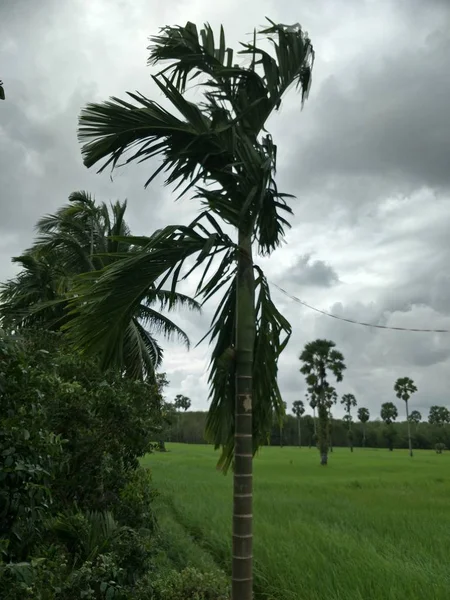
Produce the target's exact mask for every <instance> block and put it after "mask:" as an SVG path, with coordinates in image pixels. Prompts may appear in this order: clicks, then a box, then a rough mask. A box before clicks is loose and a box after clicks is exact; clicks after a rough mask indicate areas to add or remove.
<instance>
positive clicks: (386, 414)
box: [380, 402, 398, 452]
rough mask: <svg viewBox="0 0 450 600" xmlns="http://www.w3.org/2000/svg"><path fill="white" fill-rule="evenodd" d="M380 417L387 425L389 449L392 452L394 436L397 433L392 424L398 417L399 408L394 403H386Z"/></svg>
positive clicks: (382, 407)
mask: <svg viewBox="0 0 450 600" xmlns="http://www.w3.org/2000/svg"><path fill="white" fill-rule="evenodd" d="M380 416H381V418H382V419H383V421H384V422H385V424H386V438H387V441H388V448H389V450H390V451H391V452H392V450H393V449H394V435H395V432H394V430H393V428H392V424H393V422H394V421H395V419H396V418H397V417H398V410H397V407H396V406H395V404H394V403H393V402H385V403H384V404H382V405H381V412H380Z"/></svg>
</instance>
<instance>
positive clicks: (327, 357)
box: [300, 339, 346, 466]
mask: <svg viewBox="0 0 450 600" xmlns="http://www.w3.org/2000/svg"><path fill="white" fill-rule="evenodd" d="M300 360H301V362H302V363H303V366H302V367H301V368H300V372H301V373H303V374H304V375H305V376H306V383H307V385H308V386H309V392H310V393H312V394H313V395H314V397H315V399H316V401H317V407H318V412H319V431H318V443H319V452H320V464H321V465H324V466H325V465H327V464H328V448H329V422H330V420H329V410H330V407H331V404H332V403H333V401H335V396H334V395H333V393H332V390H333V391H334V394H335V393H336V392H335V390H334V388H332V387H331V386H330V385H329V383H328V381H327V374H328V372H331V373H332V374H333V375H334V376H335V378H336V380H337V381H342V373H343V371H344V370H345V368H346V367H345V364H344V356H343V354H342V353H341V352H339V350H336V344H335V343H334V342H332V341H331V340H321V339H318V340H315V341H313V342H309V343H308V344H306V345H305V348H304V350H303V352H302V353H301V354H300ZM330 402H331V404H330Z"/></svg>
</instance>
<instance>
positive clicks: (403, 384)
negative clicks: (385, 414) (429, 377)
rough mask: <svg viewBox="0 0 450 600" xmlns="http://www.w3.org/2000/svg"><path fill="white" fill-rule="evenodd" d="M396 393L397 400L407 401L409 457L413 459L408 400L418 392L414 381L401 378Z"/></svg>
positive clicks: (397, 382)
mask: <svg viewBox="0 0 450 600" xmlns="http://www.w3.org/2000/svg"><path fill="white" fill-rule="evenodd" d="M394 391H395V393H396V395H397V398H400V399H401V400H404V401H405V406H406V421H407V424H408V444H409V455H410V456H411V457H412V455H413V451H412V442H411V423H410V420H409V410H408V400H409V399H410V398H411V396H412V394H414V393H415V392H417V387H416V385H415V383H414V381H413V380H412V379H410V378H409V377H399V378H398V379H397V381H396V382H395V384H394Z"/></svg>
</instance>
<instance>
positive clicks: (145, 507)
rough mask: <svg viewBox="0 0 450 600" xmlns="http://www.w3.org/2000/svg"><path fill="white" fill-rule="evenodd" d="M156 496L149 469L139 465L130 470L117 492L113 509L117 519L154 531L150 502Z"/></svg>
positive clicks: (154, 521)
mask: <svg viewBox="0 0 450 600" xmlns="http://www.w3.org/2000/svg"><path fill="white" fill-rule="evenodd" d="M156 496H157V492H156V490H155V489H154V487H153V482H152V476H151V472H150V469H145V468H144V467H139V468H138V469H136V471H133V472H131V473H130V474H129V476H128V480H127V482H126V483H125V485H124V486H123V488H122V489H121V490H120V492H119V503H118V505H117V508H116V511H115V514H116V517H117V519H118V521H119V522H120V523H122V524H124V525H125V524H126V525H129V526H130V527H134V528H138V529H139V528H141V527H145V528H146V529H149V530H150V531H154V529H155V527H156V520H155V515H154V512H153V508H152V503H153V500H154V499H155V498H156Z"/></svg>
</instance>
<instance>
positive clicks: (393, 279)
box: [0, 0, 450, 416]
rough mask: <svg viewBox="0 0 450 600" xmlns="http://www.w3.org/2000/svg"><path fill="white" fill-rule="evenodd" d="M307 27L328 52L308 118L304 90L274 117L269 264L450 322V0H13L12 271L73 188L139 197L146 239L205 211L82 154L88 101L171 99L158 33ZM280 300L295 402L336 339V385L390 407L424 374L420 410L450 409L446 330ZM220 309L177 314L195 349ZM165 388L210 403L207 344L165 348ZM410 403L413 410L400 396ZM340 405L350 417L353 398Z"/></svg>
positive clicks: (6, 205) (386, 315)
mask: <svg viewBox="0 0 450 600" xmlns="http://www.w3.org/2000/svg"><path fill="white" fill-rule="evenodd" d="M265 16H269V17H270V18H271V19H272V20H275V21H278V22H282V23H287V24H290V23H296V22H299V23H300V24H301V25H302V27H303V28H304V29H305V30H306V31H308V32H309V34H310V37H311V39H312V41H313V43H314V46H315V50H316V63H315V67H314V74H313V85H312V90H311V94H310V97H309V100H308V101H307V103H306V105H305V108H304V110H303V111H300V99H299V97H298V96H297V95H296V94H295V91H292V92H291V93H290V94H289V95H288V97H287V99H286V102H285V104H284V106H283V108H282V110H281V112H280V113H279V114H278V115H276V117H275V118H273V119H272V120H271V122H270V130H271V133H272V134H273V137H274V141H275V143H277V145H278V148H279V172H278V182H279V187H280V189H281V190H282V191H284V192H290V193H293V194H295V195H296V197H297V198H296V200H293V201H292V207H293V209H294V212H295V216H294V218H293V219H292V225H293V227H292V229H291V230H290V231H289V232H288V234H287V238H286V241H287V243H286V245H285V246H284V247H283V248H282V249H281V250H278V251H277V252H276V253H275V254H274V255H273V256H272V257H271V258H270V259H269V260H260V261H259V262H260V264H261V265H263V266H264V268H265V270H266V273H267V275H268V277H269V279H270V280H271V281H273V282H275V283H277V284H278V285H280V286H281V287H283V288H284V289H286V290H287V291H288V292H289V293H290V294H293V295H296V296H298V297H300V298H301V299H302V300H304V301H306V302H307V303H309V304H312V305H314V306H317V307H319V308H321V309H323V310H326V311H329V312H332V313H333V314H336V315H340V316H344V317H346V318H352V319H357V320H362V321H366V322H371V323H377V324H382V325H389V326H401V327H420V328H436V329H450V273H449V264H450V77H449V72H450V34H449V32H450V3H449V2H448V0H427V2H419V0H391V1H389V0H371V1H369V0H367V1H363V0H340V1H339V0H304V1H303V2H297V1H294V0H277V1H276V2H275V0H273V1H272V0H248V2H245V3H244V2H242V1H241V0H239V1H238V0H229V1H228V2H226V3H219V4H217V6H216V7H214V8H213V3H212V2H211V0H208V1H206V0H195V1H194V0H171V1H170V2H165V3H163V2H156V0H133V1H132V2H131V1H125V0H65V1H64V2H62V1H61V0H1V2H0V79H3V81H4V85H5V91H6V96H7V99H6V101H5V102H2V103H1V105H0V202H1V213H0V280H5V279H7V278H8V277H10V276H12V275H13V274H14V272H15V271H14V266H13V265H12V264H11V262H10V258H11V256H13V255H17V254H19V253H20V252H21V251H22V250H23V249H24V248H26V247H27V246H29V245H30V243H31V241H32V238H33V226H34V223H35V222H36V220H37V219H38V218H39V216H41V215H42V214H43V213H48V212H52V211H54V210H55V209H56V208H57V207H58V206H60V205H61V204H64V203H65V202H66V201H67V197H68V196H69V194H70V193H71V192H72V191H75V190H80V189H85V190H88V191H89V192H91V193H92V194H94V195H95V196H96V198H97V200H99V201H109V200H115V199H118V198H119V199H124V198H128V201H129V210H128V213H129V214H128V220H129V222H130V224H131V227H132V230H133V232H134V233H135V234H150V233H152V231H153V230H154V229H155V228H157V227H159V226H161V225H165V224H173V223H188V221H189V219H190V218H191V217H193V216H194V215H195V214H196V211H197V210H198V205H197V204H196V203H195V201H192V200H190V199H189V198H186V199H183V200H182V201H180V202H178V203H174V200H173V197H171V195H170V190H168V189H163V187H162V181H161V180H157V181H156V182H155V183H154V184H153V185H152V187H150V188H149V189H147V190H144V187H143V186H144V182H145V181H146V179H147V178H148V171H149V166H148V165H139V166H133V167H130V168H126V169H121V170H120V171H117V172H116V173H115V174H114V177H113V181H111V180H110V177H109V173H105V174H103V175H96V174H95V171H88V170H87V169H86V168H85V167H84V166H83V165H82V161H81V154H80V147H79V145H78V142H77V139H76V128H77V117H78V114H79V112H80V109H81V107H82V106H83V105H84V104H86V103H87V102H90V101H91V102H92V101H101V100H106V99H107V98H108V97H109V96H111V95H116V96H120V97H123V96H124V94H125V92H126V91H135V90H139V91H140V92H142V93H143V94H145V95H147V96H149V97H152V98H157V99H158V100H161V94H160V92H159V91H158V90H157V89H155V86H154V85H153V83H152V82H151V80H150V74H151V72H152V71H151V70H150V69H149V68H148V67H147V66H146V61H147V56H148V51H147V46H148V37H149V35H152V34H155V33H157V31H158V28H159V27H160V26H163V25H165V24H171V25H174V24H185V22H186V21H187V20H191V21H195V22H197V23H198V24H201V23H203V22H204V21H209V22H210V23H211V24H212V25H213V26H214V27H216V26H218V25H219V24H220V23H223V25H224V27H225V31H226V32H227V34H228V39H227V42H228V44H229V45H231V46H234V47H236V46H237V42H238V41H239V40H245V39H246V36H247V34H248V33H249V32H251V31H252V29H253V27H255V26H259V25H263V24H264V17H265ZM273 297H274V299H275V300H276V302H277V304H278V306H279V307H280V308H281V310H282V312H283V314H285V315H286V316H287V317H288V318H289V320H290V322H291V324H292V327H293V335H292V338H291V341H290V343H289V346H288V348H287V349H286V350H285V352H284V354H283V356H282V358H281V361H280V375H279V381H280V387H281V391H282V394H283V397H284V399H285V400H286V401H287V403H288V405H289V406H290V405H291V403H292V401H294V400H296V399H302V398H304V394H305V386H304V383H303V379H302V376H301V374H300V373H299V371H298V369H299V367H300V363H299V360H298V355H299V353H300V351H301V349H302V347H303V346H304V344H305V343H306V342H307V341H310V340H312V339H314V338H317V337H327V338H330V339H332V340H334V341H335V342H336V344H337V346H338V348H339V349H340V350H341V351H342V352H343V354H344V356H345V359H346V363H347V371H346V372H345V377H344V381H343V382H342V383H341V384H339V385H338V391H339V392H340V393H346V392H351V393H354V394H355V396H356V398H357V400H358V404H359V406H366V407H368V408H369V409H370V411H371V414H372V415H373V416H378V415H379V410H380V404H381V403H382V402H386V401H390V400H394V401H395V400H396V399H395V397H394V393H393V384H394V381H395V379H396V378H397V377H401V376H409V377H412V378H413V379H414V380H415V382H416V384H417V386H418V388H419V391H418V393H417V394H416V395H415V396H414V397H413V398H412V400H411V408H417V409H419V410H421V411H422V412H423V413H424V416H425V415H426V414H427V413H428V407H429V406H431V405H432V404H445V405H447V406H449V405H450V401H449V392H448V389H449V383H450V375H449V373H450V334H432V333H403V332H395V331H384V330H377V329H370V328H364V327H361V326H357V325H351V324H348V323H345V322H339V321H337V320H335V319H331V318H329V317H326V316H323V315H320V314H318V313H315V312H313V311H311V310H309V309H307V308H304V307H302V306H301V305H300V304H298V303H295V302H294V301H292V300H290V299H289V298H287V297H285V296H283V294H282V293H281V292H279V291H278V290H277V289H276V288H273ZM213 309H214V301H212V303H210V305H209V307H208V308H207V309H206V310H205V312H204V314H203V315H202V316H201V317H199V316H197V315H196V316H191V315H189V314H186V313H184V314H181V313H180V314H177V315H175V316H174V318H175V319H176V320H177V322H178V323H179V324H180V325H181V326H183V327H184V328H185V330H186V331H187V333H188V334H189V335H190V337H191V340H192V342H193V343H194V344H195V343H196V342H197V341H198V340H199V339H200V338H201V337H202V336H203V334H204V333H205V331H206V330H207V328H208V319H209V317H210V316H211V313H212V312H213ZM165 345H166V348H167V351H166V359H165V362H164V366H163V370H165V371H166V372H167V374H168V378H169V379H170V381H171V385H170V388H169V389H168V392H167V395H168V397H169V398H170V397H173V396H175V394H177V393H183V394H186V395H188V396H189V397H190V398H191V399H192V406H193V408H197V409H205V408H207V406H208V400H207V396H208V390H207V383H206V377H207V367H208V352H209V350H208V346H207V345H206V344H203V345H201V346H200V347H199V348H197V349H193V350H191V351H190V353H189V354H187V353H186V351H185V349H183V348H180V347H178V346H176V345H175V344H165ZM397 404H398V406H399V409H400V410H401V414H403V411H404V407H403V406H401V405H400V404H399V403H398V402H397ZM336 414H342V410H341V408H340V407H338V408H337V409H336Z"/></svg>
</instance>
